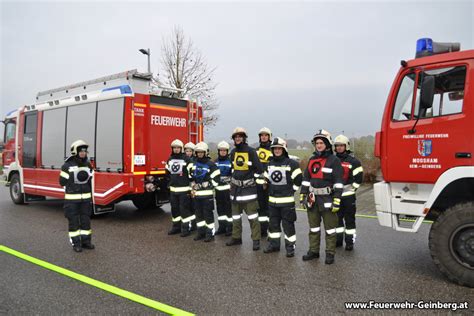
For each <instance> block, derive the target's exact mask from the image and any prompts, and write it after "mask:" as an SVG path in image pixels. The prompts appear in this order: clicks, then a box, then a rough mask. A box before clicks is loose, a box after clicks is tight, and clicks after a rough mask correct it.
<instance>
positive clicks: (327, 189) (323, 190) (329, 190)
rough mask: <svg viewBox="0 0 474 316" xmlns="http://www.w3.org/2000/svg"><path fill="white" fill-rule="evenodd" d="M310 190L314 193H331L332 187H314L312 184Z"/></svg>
mask: <svg viewBox="0 0 474 316" xmlns="http://www.w3.org/2000/svg"><path fill="white" fill-rule="evenodd" d="M309 192H311V193H313V194H314V195H331V194H332V189H331V188H330V187H325V188H314V187H312V186H310V187H309Z"/></svg>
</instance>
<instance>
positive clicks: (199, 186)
mask: <svg viewBox="0 0 474 316" xmlns="http://www.w3.org/2000/svg"><path fill="white" fill-rule="evenodd" d="M191 187H192V189H193V190H194V191H197V190H205V189H211V188H212V184H211V182H210V181H204V182H201V183H194V184H193V185H192V186H191Z"/></svg>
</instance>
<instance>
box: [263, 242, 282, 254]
mask: <svg viewBox="0 0 474 316" xmlns="http://www.w3.org/2000/svg"><path fill="white" fill-rule="evenodd" d="M278 251H280V240H279V239H270V242H269V243H268V244H267V247H266V248H265V249H263V252H264V253H271V252H278Z"/></svg>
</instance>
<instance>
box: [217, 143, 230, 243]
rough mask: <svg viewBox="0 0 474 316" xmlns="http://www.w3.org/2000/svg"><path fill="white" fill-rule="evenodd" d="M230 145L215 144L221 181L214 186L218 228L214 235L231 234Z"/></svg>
mask: <svg viewBox="0 0 474 316" xmlns="http://www.w3.org/2000/svg"><path fill="white" fill-rule="evenodd" d="M229 150H230V145H229V144H228V143H227V142H226V141H221V142H220V143H219V144H217V159H216V161H215V163H216V165H217V168H219V170H220V172H221V182H220V183H219V185H218V186H217V187H216V207H217V216H218V217H217V220H218V222H219V229H218V230H217V231H216V235H220V234H225V235H226V236H230V235H232V207H231V203H230V179H231V176H232V163H231V162H230V159H229Z"/></svg>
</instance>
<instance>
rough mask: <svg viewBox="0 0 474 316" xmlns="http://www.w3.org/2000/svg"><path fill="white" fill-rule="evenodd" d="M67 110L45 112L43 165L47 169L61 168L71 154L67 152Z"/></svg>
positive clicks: (42, 147) (42, 148)
mask: <svg viewBox="0 0 474 316" xmlns="http://www.w3.org/2000/svg"><path fill="white" fill-rule="evenodd" d="M65 139H66V108H59V109H54V110H48V111H44V112H43V135H42V146H41V159H42V161H41V164H42V165H43V166H44V167H45V168H55V169H57V168H61V166H62V164H63V163H64V159H65V158H66V156H68V155H69V153H68V152H67V151H66V150H65Z"/></svg>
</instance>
